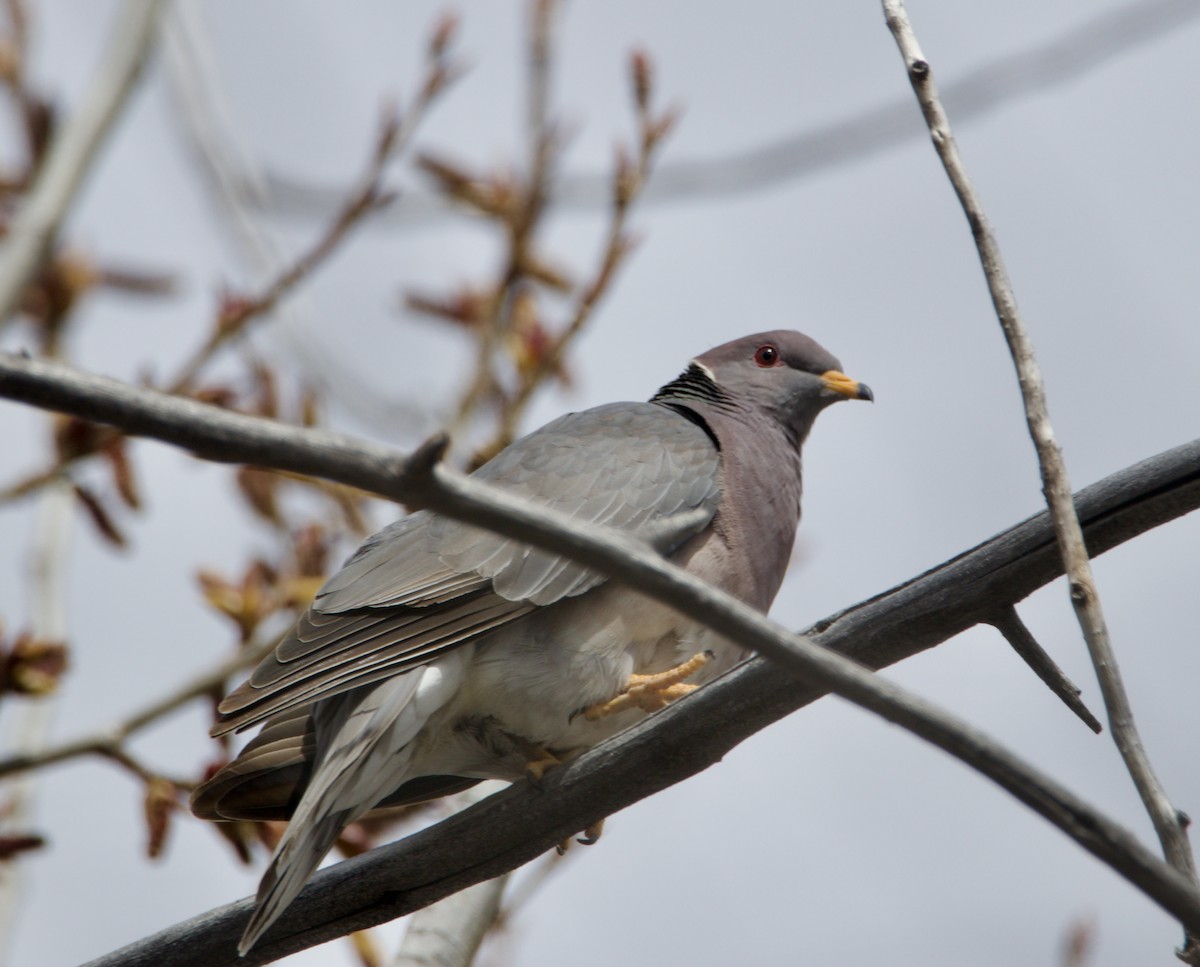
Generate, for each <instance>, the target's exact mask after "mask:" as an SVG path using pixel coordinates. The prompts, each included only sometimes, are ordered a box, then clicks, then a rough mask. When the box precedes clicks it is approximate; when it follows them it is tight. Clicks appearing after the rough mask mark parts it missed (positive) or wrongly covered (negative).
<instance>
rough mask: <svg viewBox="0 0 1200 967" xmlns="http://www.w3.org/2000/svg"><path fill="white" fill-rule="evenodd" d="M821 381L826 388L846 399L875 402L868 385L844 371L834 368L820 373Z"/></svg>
mask: <svg viewBox="0 0 1200 967" xmlns="http://www.w3.org/2000/svg"><path fill="white" fill-rule="evenodd" d="M821 381H822V382H823V383H824V384H825V386H826V388H827V389H831V390H833V391H834V392H835V393H841V394H842V396H845V397H846V398H847V399H852V400H869V401H870V402H872V403H873V402H875V394H874V393H872V392H871V387H870V386H868V385H867V384H866V383H860V382H858V381H857V380H853V379H851V378H850V377H849V376H847V375H846V374H845V373H839V372H838V371H837V370H836V369H831V370H830V371H829V372H827V373H822V374H821Z"/></svg>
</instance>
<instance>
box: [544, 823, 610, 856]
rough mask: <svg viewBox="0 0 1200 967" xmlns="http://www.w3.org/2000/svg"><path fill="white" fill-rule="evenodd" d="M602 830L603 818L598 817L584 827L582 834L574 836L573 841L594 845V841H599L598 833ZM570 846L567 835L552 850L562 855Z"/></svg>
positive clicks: (582, 844)
mask: <svg viewBox="0 0 1200 967" xmlns="http://www.w3.org/2000/svg"><path fill="white" fill-rule="evenodd" d="M603 832H604V820H603V819H598V820H596V822H594V823H591V824H590V825H589V826H587V827H586V828H585V829H584V831H583V833H582V835H580V836H578V837H576V838H575V842H576V843H579V844H580V845H581V846H594V845H595V844H596V843H598V842H600V835H601V834H602V833H603ZM570 848H571V837H570V836H568V837H567V838H566V839H564V840H563V841H562V842H561V843H559V844H558V845H557V846H555V847H554V851H555V852H556V853H558V855H559V856H563V855H565V854H566V852H567V850H569V849H570Z"/></svg>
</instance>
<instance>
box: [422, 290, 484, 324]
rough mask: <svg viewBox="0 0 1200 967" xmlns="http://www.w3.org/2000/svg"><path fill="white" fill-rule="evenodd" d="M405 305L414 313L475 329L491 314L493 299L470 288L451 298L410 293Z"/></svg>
mask: <svg viewBox="0 0 1200 967" xmlns="http://www.w3.org/2000/svg"><path fill="white" fill-rule="evenodd" d="M404 305H405V308H407V309H409V310H410V311H412V312H419V313H421V314H422V315H426V316H432V317H433V318H435V319H444V320H446V321H448V322H454V323H457V324H459V325H461V326H466V327H468V328H473V327H475V326H478V325H479V324H481V323H482V322H484V321H485V320H486V319H487V318H488V316H489V315H490V314H491V305H492V297H491V295H490V294H487V293H483V292H480V291H478V290H475V289H468V288H464V289H461V290H459V291H458V292H456V293H454V294H453V295H452V296H450V297H449V298H439V297H438V296H431V295H423V294H421V293H418V292H409V293H407V294H406V295H405V297H404Z"/></svg>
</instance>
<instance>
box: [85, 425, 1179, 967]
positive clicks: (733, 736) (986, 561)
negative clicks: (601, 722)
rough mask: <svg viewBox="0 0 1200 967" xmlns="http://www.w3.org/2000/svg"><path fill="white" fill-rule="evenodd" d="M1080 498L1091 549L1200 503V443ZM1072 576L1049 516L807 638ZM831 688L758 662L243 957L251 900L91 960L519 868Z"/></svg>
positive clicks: (898, 647)
mask: <svg viewBox="0 0 1200 967" xmlns="http://www.w3.org/2000/svg"><path fill="white" fill-rule="evenodd" d="M1078 506H1079V511H1080V515H1081V519H1082V520H1083V522H1084V526H1085V528H1086V531H1087V536H1088V543H1089V547H1090V548H1091V550H1092V552H1093V553H1095V554H1100V553H1102V552H1104V551H1106V550H1109V549H1111V548H1112V547H1115V546H1117V545H1118V544H1120V543H1122V542H1123V541H1125V540H1128V539H1129V538H1131V537H1134V536H1136V535H1137V534H1140V533H1143V532H1145V531H1147V530H1149V529H1151V528H1153V527H1156V526H1159V525H1161V524H1163V523H1166V522H1168V521H1170V520H1173V519H1175V518H1176V517H1178V516H1180V515H1182V514H1185V513H1187V512H1189V511H1191V510H1194V509H1196V508H1197V507H1200V440H1197V441H1194V442H1192V443H1189V444H1186V445H1184V446H1181V447H1177V448H1176V449H1175V450H1172V451H1169V452H1167V453H1164V454H1161V455H1159V456H1157V457H1154V458H1151V459H1150V460H1146V461H1144V462H1143V463H1140V464H1138V465H1136V466H1133V467H1130V468H1128V469H1126V470H1123V471H1121V472H1120V473H1117V474H1114V475H1112V476H1111V477H1108V478H1106V479H1105V480H1102V481H1100V482H1099V483H1097V484H1094V485H1092V486H1090V487H1088V488H1086V489H1085V490H1084V491H1082V492H1081V493H1080V494H1079V497H1078ZM1061 575H1062V562H1061V558H1059V556H1058V554H1057V551H1056V548H1055V545H1054V533H1053V528H1052V526H1051V524H1050V522H1049V519H1048V517H1047V515H1046V514H1045V513H1042V514H1039V515H1038V516H1036V517H1033V518H1031V519H1029V520H1027V521H1025V522H1024V523H1021V524H1019V525H1017V526H1016V527H1013V528H1011V529H1010V530H1008V531H1005V532H1004V533H1002V534H999V535H997V536H996V537H994V538H992V539H991V540H989V541H986V542H985V543H983V544H981V545H979V546H978V547H975V548H973V549H971V550H969V551H966V552H964V553H963V554H960V555H958V556H957V557H955V558H953V559H952V560H950V561H947V562H946V563H944V564H942V565H940V566H938V567H936V568H933V569H932V570H930V571H927V572H926V573H925V574H922V575H920V576H918V577H916V578H913V579H912V580H910V581H908V582H906V583H904V584H902V585H900V586H899V587H897V588H893V589H892V590H890V591H887V592H885V593H883V594H880V595H877V596H875V597H873V598H871V599H869V600H867V601H864V602H862V603H860V604H858V605H855V606H854V607H852V608H849V609H847V610H845V611H842V612H840V613H838V614H836V615H833V616H831V617H830V618H828V619H826V620H824V621H822V622H819V623H818V624H817V625H815V626H814V627H813V628H812V629H810V633H812V634H813V635H814V638H815V640H816V641H817V642H818V643H819V644H820V645H822V646H824V647H827V648H830V649H833V650H835V651H837V652H840V653H842V654H845V655H848V656H849V657H851V658H853V659H854V660H856V661H859V662H861V663H863V664H864V665H867V666H870V667H873V668H878V667H883V666H885V665H889V664H892V663H894V662H897V661H900V660H902V659H904V658H907V657H910V656H912V655H914V654H917V653H918V652H920V651H923V650H926V649H928V648H931V647H933V646H935V645H937V644H939V643H940V642H942V641H945V640H946V639H948V638H950V637H952V636H954V635H956V634H958V633H960V632H961V631H964V630H966V629H967V628H969V627H971V626H972V625H973V624H975V623H976V622H978V621H981V620H984V619H985V617H986V616H987V615H989V614H993V613H994V611H995V608H996V606H997V604H1015V603H1016V602H1018V601H1020V600H1022V599H1023V598H1025V597H1026V596H1027V595H1029V594H1031V593H1032V592H1033V591H1035V590H1037V588H1039V587H1041V586H1043V585H1045V584H1047V583H1049V582H1050V581H1051V580H1054V579H1055V578H1057V577H1060V576H1061ZM822 694H823V692H822V690H821V688H819V687H817V686H812V685H804V684H800V683H797V682H796V681H795V680H794V679H792V678H791V677H790V676H786V675H780V674H779V673H778V670H777V668H776V667H775V666H774V665H773V664H771V663H769V662H766V661H764V660H762V659H754V660H752V661H750V662H747V663H745V664H743V665H741V666H740V667H738V668H737V669H735V670H734V671H732V672H731V673H729V674H728V675H725V676H724V677H722V678H720V679H718V680H717V681H715V682H713V683H711V684H709V685H706V686H705V687H704V688H702V689H700V690H698V691H697V692H695V693H694V694H693V695H691V696H689V697H688V698H686V699H683V700H681V701H680V702H677V703H675V704H673V705H671V706H668V707H667V708H666V709H664V710H663V711H661V712H658V713H655V714H654V715H653V716H651V717H650V718H648V719H646V720H644V721H643V722H641V723H639V724H638V725H637V726H635V727H634V728H632V729H629V730H627V731H625V732H623V733H621V734H620V735H619V736H617V737H615V738H614V739H612V740H610V741H609V742H606V743H604V744H603V745H601V746H599V747H597V748H596V749H594V750H592V751H591V752H589V753H587V754H586V755H585V756H583V757H582V758H580V759H579V760H577V761H576V762H574V763H572V764H571V765H569V766H567V767H564V768H563V769H562V770H558V771H554V772H550V773H547V775H546V778H545V780H544V782H543V784H542V786H541V787H540V788H535V787H532V786H530V785H528V784H526V783H518V784H516V785H514V786H513V787H512V788H510V789H509V790H507V791H505V792H503V793H501V794H498V795H496V796H493V797H491V798H490V799H488V800H487V801H486V802H484V803H482V804H480V805H479V806H476V807H474V808H472V809H470V810H468V811H467V812H465V813H461V814H459V815H457V816H455V817H451V818H450V819H448V820H446V821H445V822H443V823H441V824H439V825H438V826H436V827H434V828H431V829H429V830H426V831H424V832H422V833H418V834H415V835H413V836H409V837H407V838H406V839H404V840H402V841H401V842H399V843H396V844H393V845H390V846H386V847H382V848H379V849H376V850H373V851H372V852H370V853H368V854H365V855H363V856H361V857H358V858H356V859H354V860H350V861H347V862H344V863H340V864H338V865H337V866H334V867H332V868H330V869H326V870H325V871H323V872H321V873H318V874H317V876H316V877H314V878H313V880H312V881H311V882H310V884H309V886H308V887H307V888H306V890H305V892H304V893H302V894H301V895H300V896H299V897H298V898H297V899H296V901H295V902H294V903H293V905H292V907H291V908H290V909H289V910H288V912H287V913H285V914H284V916H283V917H282V918H281V920H280V922H279V924H278V927H277V930H276V932H275V933H274V935H273V936H274V942H272V943H265V944H263V945H262V946H261V947H257V948H255V949H254V950H252V951H251V952H250V954H249V955H248V957H247V958H246V960H245V961H239V960H238V958H237V954H236V947H235V945H236V942H237V938H238V936H239V934H240V933H241V929H242V927H243V926H244V923H245V920H246V917H247V916H248V915H249V912H250V909H251V907H252V905H253V903H252V901H251V900H250V899H245V900H240V901H238V902H236V903H232V904H229V905H227V906H225V907H221V908H219V909H216V910H212V911H209V912H208V913H205V914H202V915H200V916H198V917H195V918H193V919H192V920H188V921H185V922H183V923H181V924H177V925H176V926H173V927H170V928H168V929H166V930H164V931H162V932H160V933H158V934H155V935H153V936H150V937H147V938H144V939H142V940H140V941H137V942H136V943H134V944H132V945H130V946H128V947H125V948H123V949H122V950H119V951H116V952H114V953H112V954H109V955H107V956H104V957H101V958H99V959H97V960H95V961H93V962H92V964H91V965H90V967H151V965H157V964H160V963H164V962H170V963H172V964H177V965H179V967H189V965H195V967H200V965H205V967H209V965H212V967H220V965H227V967H234V965H237V964H239V963H244V964H246V965H252V964H260V963H266V962H268V961H270V960H273V959H275V958H278V957H282V956H284V955H286V954H288V953H291V952H293V951H295V950H299V949H302V948H304V947H309V946H313V945H315V944H317V943H321V942H324V941H326V940H329V939H332V938H333V937H335V936H338V935H340V934H344V933H348V932H349V931H351V930H357V929H361V928H363V927H366V926H369V925H372V924H376V923H382V922H384V921H386V920H389V919H393V918H395V917H399V916H402V915H404V914H406V913H411V912H412V911H414V910H416V909H419V908H421V907H423V906H425V905H427V904H429V903H432V902H434V901H436V900H438V899H441V898H442V897H445V896H448V895H450V894H451V893H454V892H455V891H457V890H461V889H463V888H465V887H467V886H469V885H471V884H472V883H477V882H480V881H481V880H484V879H487V878H489V877H493V876H496V875H499V874H500V873H503V872H505V871H507V870H511V869H514V868H516V867H517V866H519V865H520V864H522V863H525V862H527V861H528V860H530V859H532V858H534V857H535V856H537V855H538V854H540V853H542V852H545V851H547V850H549V849H551V848H552V847H553V846H554V845H555V844H556V843H558V842H560V841H561V840H562V839H564V838H565V837H567V836H570V835H571V834H573V833H574V832H576V831H577V830H579V829H582V828H583V827H584V826H586V825H588V824H589V823H590V822H592V821H594V820H595V819H598V818H599V817H601V816H605V815H609V814H611V813H613V812H615V811H617V810H619V809H623V808H624V807H626V806H628V805H630V804H632V803H633V802H636V801H638V800H640V799H643V798H645V797H647V796H649V795H652V794H654V793H656V792H658V791H660V790H662V789H665V788H666V787H668V786H670V785H673V784H674V783H677V782H680V781H681V780H683V779H685V778H687V777H688V776H691V775H694V774H696V773H698V772H700V771H702V770H703V769H705V768H707V767H708V766H709V765H711V764H713V763H715V762H717V761H719V760H720V759H721V757H722V756H724V755H725V754H727V753H728V752H729V750H730V749H732V748H734V747H735V746H736V745H738V744H739V743H740V742H742V741H743V740H744V739H746V738H748V737H749V736H751V735H753V734H754V733H755V732H758V731H760V730H761V729H763V728H765V727H766V726H767V725H769V724H771V723H772V722H774V721H777V720H778V719H780V718H783V717H784V716H785V715H788V714H790V713H791V712H793V711H795V710H797V709H799V708H801V707H803V706H805V705H807V704H810V703H811V702H813V701H815V700H816V699H818V698H820V697H821V696H822ZM1048 782H1049V784H1048V785H1047V786H1046V787H1045V789H1044V792H1045V797H1046V798H1045V800H1044V805H1045V806H1046V807H1047V808H1048V809H1050V810H1053V811H1054V812H1055V813H1056V814H1057V820H1056V822H1057V821H1058V820H1061V822H1059V825H1069V826H1072V827H1073V828H1074V829H1075V830H1076V832H1077V833H1078V834H1079V835H1080V836H1083V837H1087V838H1089V839H1090V840H1091V843H1092V844H1093V845H1094V846H1096V847H1098V848H1100V849H1105V850H1109V851H1111V852H1112V853H1113V854H1114V865H1116V866H1117V868H1118V869H1120V871H1121V872H1122V875H1125V876H1126V877H1127V878H1128V879H1130V880H1132V881H1134V882H1137V881H1138V880H1139V879H1147V878H1148V879H1151V880H1155V879H1157V878H1158V876H1159V875H1161V877H1162V878H1163V879H1162V883H1163V884H1167V885H1169V886H1168V889H1170V890H1172V891H1174V892H1175V893H1176V895H1177V896H1178V897H1188V898H1189V899H1187V900H1186V903H1187V904H1189V905H1194V904H1195V903H1196V898H1195V897H1194V895H1193V894H1191V893H1190V891H1189V890H1188V888H1187V885H1186V883H1185V881H1183V879H1182V878H1181V877H1179V875H1178V874H1177V873H1175V872H1174V871H1172V870H1170V869H1169V868H1168V867H1166V866H1165V865H1164V864H1163V863H1162V862H1161V861H1159V860H1157V859H1156V858H1155V857H1154V856H1153V855H1152V854H1151V853H1150V851H1149V850H1146V849H1145V848H1144V847H1142V846H1140V845H1139V844H1137V843H1136V841H1134V840H1133V838H1132V837H1131V836H1130V834H1129V833H1127V832H1125V831H1124V830H1122V829H1120V828H1119V827H1117V826H1115V825H1114V824H1112V823H1111V822H1109V821H1108V820H1106V819H1104V818H1103V817H1101V816H1099V815H1098V814H1096V813H1095V812H1094V811H1093V810H1090V809H1089V808H1088V807H1086V806H1085V805H1083V804H1081V803H1080V802H1079V801H1078V800H1077V799H1076V798H1074V797H1073V796H1071V795H1070V794H1069V793H1067V792H1066V791H1065V790H1062V789H1061V788H1060V787H1058V786H1057V785H1055V784H1053V782H1052V781H1048ZM1077 838H1079V837H1078V836H1077ZM1088 848H1089V849H1091V848H1092V847H1091V846H1089V847H1088ZM1093 851H1094V850H1093ZM1116 857H1120V859H1116Z"/></svg>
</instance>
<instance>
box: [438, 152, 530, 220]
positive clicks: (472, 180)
mask: <svg viewBox="0 0 1200 967" xmlns="http://www.w3.org/2000/svg"><path fill="white" fill-rule="evenodd" d="M417 167H418V168H420V169H421V170H422V171H424V172H425V173H426V174H428V175H430V176H431V177H432V178H433V179H434V180H435V181H437V184H438V188H439V189H440V190H441V191H442V193H443V194H445V195H448V196H449V197H450V198H452V199H454V200H455V201H458V202H461V203H462V204H464V205H467V206H468V207H470V208H474V209H476V210H478V211H479V212H481V213H482V214H484V215H490V216H492V217H493V218H501V219H505V220H507V219H509V218H511V217H512V216H513V213H514V212H516V211H517V210H518V208H519V207H520V205H519V200H520V192H519V191H518V190H517V186H516V182H515V180H514V179H513V178H512V176H511V175H502V174H494V175H491V176H490V177H488V178H486V179H485V178H478V177H476V176H474V175H471V174H470V173H468V172H467V171H466V170H464V169H463V168H461V167H460V166H458V165H456V164H454V163H453V162H451V161H447V160H445V159H444V158H435V157H434V156H432V155H429V154H422V155H418V157H417Z"/></svg>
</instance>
